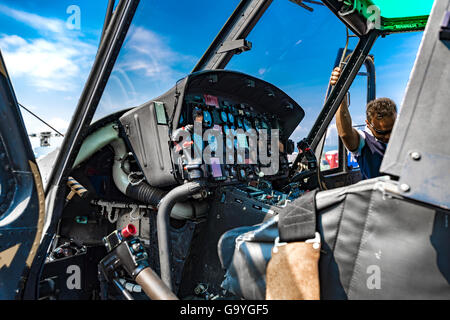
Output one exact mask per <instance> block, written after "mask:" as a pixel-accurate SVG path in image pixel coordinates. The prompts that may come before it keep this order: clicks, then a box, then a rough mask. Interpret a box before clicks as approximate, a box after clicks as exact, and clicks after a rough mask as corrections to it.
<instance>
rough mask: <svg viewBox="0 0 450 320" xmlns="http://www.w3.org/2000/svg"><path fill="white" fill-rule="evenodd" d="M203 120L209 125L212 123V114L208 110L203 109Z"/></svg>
mask: <svg viewBox="0 0 450 320" xmlns="http://www.w3.org/2000/svg"><path fill="white" fill-rule="evenodd" d="M203 121H204V123H205V124H206V125H207V126H208V127H209V126H211V125H212V116H211V113H210V112H209V111H207V110H205V111H203Z"/></svg>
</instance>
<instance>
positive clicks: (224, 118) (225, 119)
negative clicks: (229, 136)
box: [220, 111, 228, 122]
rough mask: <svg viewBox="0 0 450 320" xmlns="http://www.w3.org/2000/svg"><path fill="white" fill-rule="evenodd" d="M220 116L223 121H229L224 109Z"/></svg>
mask: <svg viewBox="0 0 450 320" xmlns="http://www.w3.org/2000/svg"><path fill="white" fill-rule="evenodd" d="M220 118H221V119H222V121H223V122H227V121H228V117H227V113H226V112H225V111H222V112H221V113H220Z"/></svg>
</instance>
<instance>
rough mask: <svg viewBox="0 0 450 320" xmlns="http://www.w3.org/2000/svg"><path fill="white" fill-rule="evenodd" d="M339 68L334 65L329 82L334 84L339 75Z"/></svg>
mask: <svg viewBox="0 0 450 320" xmlns="http://www.w3.org/2000/svg"><path fill="white" fill-rule="evenodd" d="M341 71H342V70H341V68H339V67H336V68H334V69H333V72H332V73H331V79H330V84H331V85H332V86H334V85H335V84H336V82H337V81H338V79H339V77H340V76H341Z"/></svg>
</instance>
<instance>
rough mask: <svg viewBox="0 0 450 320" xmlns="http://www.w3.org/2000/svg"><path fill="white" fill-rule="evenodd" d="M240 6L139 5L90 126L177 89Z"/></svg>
mask: <svg viewBox="0 0 450 320" xmlns="http://www.w3.org/2000/svg"><path fill="white" fill-rule="evenodd" d="M238 3H239V1H237V0H233V1H207V0H200V1H193V2H187V1H141V2H140V3H139V6H138V8H137V11H136V14H135V16H134V18H133V22H132V24H131V26H130V29H129V31H128V34H127V37H126V38H125V41H124V44H123V46H122V48H121V52H120V54H119V57H118V58H117V61H116V63H115V65H114V69H113V71H112V74H111V77H110V79H109V81H108V84H107V85H106V88H105V91H104V93H103V96H102V99H101V101H100V104H99V106H98V108H97V111H96V114H95V116H94V119H93V122H94V121H96V120H98V119H100V118H103V117H105V116H107V115H109V114H111V113H113V112H116V111H119V110H123V109H127V108H132V107H136V106H139V105H141V104H143V103H144V102H147V101H149V100H151V99H154V98H156V97H158V96H159V95H161V94H163V93H165V92H166V91H168V90H169V89H170V88H172V87H173V86H175V83H176V82H177V81H178V80H179V79H181V78H183V77H185V76H186V75H188V74H189V73H190V72H191V70H192V69H193V67H194V66H195V64H196V63H197V61H198V60H199V59H200V57H201V56H202V54H203V52H204V51H205V50H206V49H207V48H208V46H209V43H210V42H211V41H212V39H214V37H215V36H216V34H217V32H218V31H219V30H220V28H221V27H222V25H223V24H224V23H225V21H226V20H227V18H228V16H229V15H230V14H231V13H232V12H233V10H234V8H235V7H236V5H237V4H238Z"/></svg>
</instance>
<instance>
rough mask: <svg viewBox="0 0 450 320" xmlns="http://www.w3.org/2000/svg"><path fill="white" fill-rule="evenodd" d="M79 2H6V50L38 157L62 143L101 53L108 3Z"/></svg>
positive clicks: (2, 19) (1, 26)
mask: <svg viewBox="0 0 450 320" xmlns="http://www.w3.org/2000/svg"><path fill="white" fill-rule="evenodd" d="M76 3H77V4H76V5H74V4H73V2H70V1H57V2H55V1H48V0H47V1H39V2H32V1H13V0H2V1H1V4H0V30H1V31H0V49H1V51H2V54H3V57H4V60H5V63H6V67H7V69H8V72H9V75H10V77H11V81H12V84H13V86H14V90H15V93H16V96H17V100H18V102H19V103H20V104H21V105H23V107H21V112H22V115H23V119H24V122H25V126H26V128H27V131H28V134H29V135H30V141H31V144H32V146H33V149H34V152H35V156H36V157H38V158H39V157H40V156H43V155H45V154H47V153H49V152H50V151H52V150H54V149H55V148H56V147H58V146H59V145H60V144H61V142H62V139H63V138H62V137H61V136H59V134H58V133H57V132H60V133H62V134H64V133H65V132H66V130H67V127H68V126H69V123H70V120H71V117H72V115H73V113H74V110H75V108H76V105H77V102H78V99H79V97H80V95H81V92H82V90H83V87H84V82H85V81H86V79H87V77H88V75H89V72H90V69H91V67H92V64H93V62H94V58H95V54H96V52H97V46H98V42H99V39H100V33H101V30H102V24H103V19H104V15H105V10H106V5H107V3H106V2H104V1H91V2H87V1H77V2H76ZM25 108H26V109H25ZM27 110H29V111H30V112H32V113H34V114H35V115H37V116H38V117H40V118H42V119H44V120H45V121H46V122H47V123H48V124H49V125H50V126H51V127H53V128H54V129H56V131H55V130H53V129H52V128H50V127H49V126H47V125H46V124H44V123H43V122H41V121H40V120H38V119H37V118H36V117H35V116H33V115H32V114H31V113H30V112H28V111H27Z"/></svg>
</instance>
